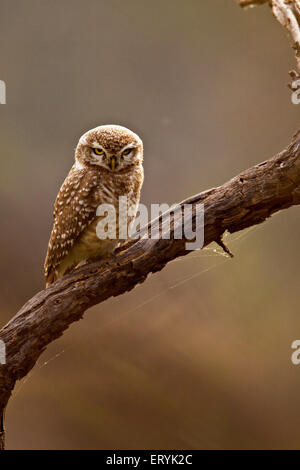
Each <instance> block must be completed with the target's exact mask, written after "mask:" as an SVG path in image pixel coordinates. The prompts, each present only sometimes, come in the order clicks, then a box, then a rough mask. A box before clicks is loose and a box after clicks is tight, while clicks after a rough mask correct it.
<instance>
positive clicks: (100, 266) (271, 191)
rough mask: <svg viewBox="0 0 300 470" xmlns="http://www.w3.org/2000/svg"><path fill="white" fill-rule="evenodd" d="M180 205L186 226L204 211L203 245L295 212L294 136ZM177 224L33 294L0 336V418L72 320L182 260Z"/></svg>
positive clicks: (299, 177) (298, 168) (298, 161)
mask: <svg viewBox="0 0 300 470" xmlns="http://www.w3.org/2000/svg"><path fill="white" fill-rule="evenodd" d="M187 203H190V204H192V205H193V214H192V215H191V217H192V220H193V221H195V217H196V212H197V210H198V209H199V207H200V205H201V204H204V208H205V227H204V230H205V245H208V244H209V243H211V242H213V241H217V242H218V241H219V240H221V237H222V234H223V233H224V232H225V231H226V230H227V231H228V232H230V233H234V232H237V231H239V230H242V229H244V228H246V227H250V226H252V225H256V224H259V223H262V222H264V221H265V220H266V219H267V218H268V217H270V216H271V215H272V214H274V213H275V212H278V211H279V210H282V209H286V208H288V207H290V206H293V205H296V204H300V132H298V133H297V134H296V135H295V136H294V138H293V140H292V142H291V144H290V145H289V146H288V148H287V149H285V150H284V151H283V152H281V153H280V154H278V155H276V156H275V157H273V158H271V159H270V160H267V161H265V162H263V163H261V164H259V165H256V166H254V167H252V168H250V169H249V170H247V171H244V172H243V173H241V174H240V175H238V176H236V177H235V178H233V179H231V180H230V181H228V182H227V183H225V184H224V185H222V186H220V187H217V188H212V189H210V190H208V191H204V192H203V193H200V194H197V195H195V196H192V197H190V198H189V199H187V200H185V201H183V202H182V203H181V204H180V205H181V207H182V206H183V204H187ZM178 223H181V217H177V218H176V217H174V220H173V224H172V228H171V240H167V239H162V238H160V239H159V240H157V239H147V238H145V237H146V234H147V232H148V231H149V227H157V226H160V225H161V218H159V219H156V220H155V221H153V222H151V224H150V226H149V227H147V228H146V229H145V230H144V231H143V238H142V239H139V240H130V241H128V242H126V243H125V244H124V245H123V246H122V247H121V248H120V249H119V252H118V253H117V254H116V255H115V256H113V257H112V258H110V259H109V260H107V261H105V262H103V261H97V262H94V263H91V264H88V265H85V266H83V267H81V268H79V269H77V270H76V271H74V272H73V273H72V274H69V275H67V276H65V277H64V278H63V279H62V280H60V281H59V282H56V283H55V284H53V285H52V286H50V287H49V288H48V289H46V290H43V291H42V292H39V293H38V294H36V295H35V296H34V297H33V298H32V299H31V300H29V301H28V302H27V303H26V304H25V305H24V306H23V308H22V309H21V310H20V311H19V313H17V315H16V316H15V317H14V318H13V319H12V320H11V321H10V322H9V323H8V324H7V325H5V326H4V327H3V328H2V329H1V331H0V339H1V340H3V341H4V343H5V345H6V352H7V357H6V364H5V365H0V411H1V410H4V409H5V406H6V404H7V402H8V399H9V397H10V395H11V392H12V390H13V388H14V385H15V382H16V380H18V379H21V378H22V377H24V376H25V375H26V374H28V372H29V371H30V370H31V369H32V367H33V366H34V364H35V362H36V361H37V359H38V357H39V356H40V355H41V353H42V352H43V351H44V350H45V348H46V347H47V345H48V344H49V343H51V342H52V341H54V340H55V339H56V338H58V337H59V336H61V335H62V334H63V332H64V331H65V330H66V329H67V328H68V327H69V325H70V324H71V323H73V322H75V321H77V320H80V319H81V318H82V316H83V314H84V312H85V310H87V309H88V308H89V307H91V306H92V305H95V304H98V303H100V302H103V301H104V300H106V299H108V298H110V297H112V296H118V295H121V294H123V293H124V292H126V291H130V290H131V289H133V288H134V287H135V286H136V285H137V284H139V283H142V282H144V281H145V279H146V278H147V276H148V274H149V273H154V272H157V271H160V270H161V269H162V268H163V267H164V266H165V265H166V264H167V263H168V262H170V261H172V260H173V259H175V258H177V257H178V256H184V255H186V254H188V253H190V251H186V249H185V243H186V241H187V240H185V239H182V240H174V239H172V234H174V230H176V227H177V226H178ZM162 230H163V231H164V226H162ZM0 414H1V413H0ZM0 431H1V430H0Z"/></svg>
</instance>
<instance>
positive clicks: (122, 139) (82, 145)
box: [44, 125, 144, 287]
mask: <svg viewBox="0 0 300 470" xmlns="http://www.w3.org/2000/svg"><path fill="white" fill-rule="evenodd" d="M143 180H144V171H143V143H142V140H141V139H140V138H139V137H138V136H137V135H136V134H135V133H133V132H132V131H130V130H129V129H126V128H125V127H122V126H118V125H104V126H99V127H96V128H95V129H91V130H90V131H88V132H86V133H85V134H83V136H82V137H81V138H80V139H79V142H78V145H77V147H76V150H75V163H74V165H73V166H72V168H71V170H70V172H69V174H68V176H67V178H66V179H65V181H64V183H63V185H62V187H61V188H60V190H59V193H58V195H57V198H56V201H55V205H54V213H53V216H54V222H53V228H52V232H51V235H50V240H49V245H48V251H47V255H46V260H45V266H44V269H45V278H46V286H47V287H48V286H49V285H50V284H52V283H53V282H55V281H56V280H58V279H60V278H62V277H63V276H64V275H65V274H66V273H68V272H70V271H71V270H72V269H74V268H76V266H78V265H79V264H82V263H83V262H85V261H88V260H93V259H98V258H104V257H107V256H110V255H111V254H112V253H113V252H114V250H115V248H116V247H117V245H118V244H119V243H120V239H118V234H119V231H117V233H116V237H115V238H106V239H100V238H99V237H98V235H97V225H98V223H99V220H100V219H101V217H102V218H103V215H102V216H98V211H97V208H98V207H99V206H100V205H102V204H110V205H112V206H113V207H114V208H115V212H116V219H117V220H116V222H117V223H116V225H117V227H118V217H119V198H120V196H126V197H127V199H126V200H127V205H128V206H131V207H133V208H134V207H135V208H136V209H133V210H131V211H130V215H126V217H127V218H128V220H127V222H128V224H129V223H132V221H133V220H134V218H135V216H136V210H137V206H138V203H139V199H140V191H141V187H142V184H143ZM123 200H124V198H123ZM128 214H129V212H128Z"/></svg>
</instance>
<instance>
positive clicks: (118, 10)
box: [0, 0, 300, 449]
mask: <svg viewBox="0 0 300 470" xmlns="http://www.w3.org/2000/svg"><path fill="white" fill-rule="evenodd" d="M0 10H1V17H0V43H1V48H0V62H1V69H0V79H1V80H4V81H5V82H6V86H7V104H6V105H1V106H0V122H1V126H0V159H1V160H0V166H1V167H0V179H1V184H0V188H1V189H0V196H1V197H0V211H1V231H0V243H1V265H0V305H1V311H0V321H1V325H3V324H5V322H6V321H8V320H9V319H10V318H11V317H12V316H13V315H14V314H15V313H16V312H17V311H18V310H19V308H20V307H21V306H22V305H23V304H24V303H25V301H26V300H28V299H29V298H30V297H32V296H33V295H34V294H35V293H36V292H37V291H39V290H41V289H43V286H44V279H43V262H44V257H45V252H46V248H47V244H48V237H49V232H50V229H51V224H52V206H53V202H54V200H55V197H56V194H57V192H58V189H59V187H60V185H61V183H62V182H63V180H64V178H65V176H66V174H67V172H68V171H69V169H70V167H71V166H72V162H73V154H74V148H75V146H76V144H77V141H78V139H79V137H80V136H81V134H83V133H84V132H85V131H86V130H88V129H90V128H92V127H95V126H97V125H100V124H108V123H116V124H121V125H125V126H126V127H129V128H131V129H132V130H134V131H135V132H137V133H138V134H139V135H140V136H141V137H142V138H143V140H144V144H145V183H144V188H143V192H142V200H141V201H142V202H143V203H146V204H151V203H158V202H167V203H174V202H177V201H180V200H182V199H184V198H186V197H188V196H190V195H192V194H194V193H197V192H200V191H202V190H205V189H208V188H210V187H212V186H216V185H220V184H222V183H223V182H225V181H226V180H228V179H230V178H231V177H233V176H235V175H236V174H238V173H239V172H240V171H242V170H243V169H246V168H248V167H250V166H252V165H254V164H255V163H259V162H260V161H263V160H265V159H267V158H269V157H271V156H272V155H273V154H274V153H277V152H278V151H280V150H281V149H283V148H284V147H285V145H286V144H287V143H288V142H289V141H290V139H291V137H292V134H293V133H294V132H295V131H296V130H297V129H299V110H300V108H297V106H295V105H292V104H291V99H290V91H289V90H288V88H287V83H288V82H289V76H288V71H289V70H290V69H291V68H294V58H293V52H292V49H291V47H290V42H289V39H288V37H287V34H286V33H285V30H284V29H283V28H281V27H280V25H279V24H278V23H277V22H276V21H275V20H274V18H273V16H272V14H271V12H270V9H269V8H268V7H267V6H263V7H259V8H255V9H251V10H248V11H243V10H241V9H240V8H239V7H238V6H237V5H236V3H235V1H234V0H202V1H201V2H199V1H198V0H186V1H184V2H183V1H179V0H152V1H151V2H149V1H145V0H143V1H141V0H59V1H58V0H54V1H52V2H49V1H48V0H27V1H26V2H24V1H22V0H0ZM299 235H300V212H299V208H297V207H295V208H291V209H289V210H287V211H283V212H281V213H279V214H277V215H275V216H274V217H272V218H271V219H270V220H269V221H267V222H266V223H264V224H263V225H261V226H258V227H254V228H251V229H248V230H247V231H244V232H241V233H238V234H235V235H232V236H228V237H227V238H226V242H227V243H228V245H229V246H230V249H231V250H232V251H233V252H234V254H235V258H234V259H228V258H227V257H225V256H224V255H223V254H222V253H221V252H220V249H219V248H218V247H216V246H213V245H211V246H210V247H208V248H207V249H205V250H203V251H201V252H195V253H192V254H190V255H189V256H186V257H184V258H183V259H178V260H176V261H174V262H173V263H171V264H169V265H168V266H167V267H166V268H165V269H164V270H163V271H162V272H160V273H158V274H155V275H153V276H151V277H149V279H148V280H147V281H146V282H145V283H144V284H143V285H140V286H138V287H137V288H135V289H134V290H133V291H132V292H130V293H128V294H126V295H123V296H120V297H118V298H115V299H110V300H108V301H106V302H105V303H103V304H101V305H98V306H97V307H94V308H93V309H91V310H90V311H88V312H87V313H86V314H85V318H84V320H82V321H80V322H79V323H76V324H74V325H72V326H71V328H69V330H68V331H66V332H65V334H64V336H63V337H62V338H60V339H59V340H58V341H56V342H54V343H53V344H51V345H50V347H48V349H47V350H46V352H45V353H44V354H43V356H42V357H41V358H40V359H39V361H38V363H37V365H36V366H35V368H34V369H33V370H32V371H31V373H30V374H29V376H28V377H27V378H26V379H24V380H23V381H21V382H19V383H18V384H17V386H16V389H15V391H14V395H13V397H12V399H11V400H10V402H9V406H8V409H7V447H8V448H9V449H22V448H23V449H24V448H25V449H114V448H115V449H134V448H136V449H170V448H173V449H180V448H184V449H220V448H223V449H228V448H237V449H245V448H250V449H251V448H274V449H276V448H291V447H293V448H299V447H300V444H299V442H300V428H299V422H300V406H299V387H300V366H294V365H293V364H292V363H291V354H292V349H291V343H292V341H294V340H295V339H299V338H300V317H299V280H300V273H299V248H298V242H299Z"/></svg>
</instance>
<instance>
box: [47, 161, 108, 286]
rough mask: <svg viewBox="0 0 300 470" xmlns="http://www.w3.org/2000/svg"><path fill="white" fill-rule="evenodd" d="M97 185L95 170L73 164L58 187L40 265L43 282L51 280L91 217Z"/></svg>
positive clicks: (98, 202) (95, 205)
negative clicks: (45, 251) (46, 246)
mask: <svg viewBox="0 0 300 470" xmlns="http://www.w3.org/2000/svg"><path fill="white" fill-rule="evenodd" d="M98 185H99V176H98V175H97V174H96V173H94V172H92V171H91V172H89V171H82V170H76V169H75V168H74V167H73V168H72V169H71V171H70V173H69V175H68V176H67V178H66V179H65V181H64V183H63V185H62V187H61V188H60V190H59V193H58V195H57V198H56V201H55V205H54V213H53V215H54V222H53V228H52V232H51V235H50V240H49V245H48V251H47V255H46V259H45V265H44V269H45V277H46V280H47V284H51V283H52V282H53V281H54V278H55V270H56V268H57V267H58V265H59V264H60V263H61V261H62V259H63V258H65V256H67V255H68V253H69V252H70V250H71V248H72V247H73V245H74V243H75V242H76V240H77V239H78V237H79V236H80V235H81V234H82V233H83V231H84V230H85V229H86V228H87V226H88V225H89V224H90V223H91V222H92V221H93V220H94V218H95V216H96V210H97V207H98V205H99V204H100V195H99V192H98V191H95V188H96V187H98ZM98 195H99V196H98Z"/></svg>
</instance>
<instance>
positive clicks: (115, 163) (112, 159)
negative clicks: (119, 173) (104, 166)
mask: <svg viewBox="0 0 300 470" xmlns="http://www.w3.org/2000/svg"><path fill="white" fill-rule="evenodd" d="M117 166H118V160H117V157H116V155H112V156H111V157H110V161H109V167H110V169H111V170H112V171H115V169H116V168H117Z"/></svg>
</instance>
